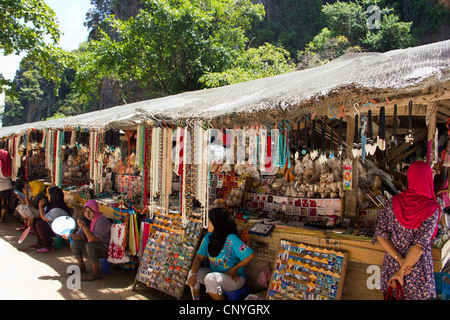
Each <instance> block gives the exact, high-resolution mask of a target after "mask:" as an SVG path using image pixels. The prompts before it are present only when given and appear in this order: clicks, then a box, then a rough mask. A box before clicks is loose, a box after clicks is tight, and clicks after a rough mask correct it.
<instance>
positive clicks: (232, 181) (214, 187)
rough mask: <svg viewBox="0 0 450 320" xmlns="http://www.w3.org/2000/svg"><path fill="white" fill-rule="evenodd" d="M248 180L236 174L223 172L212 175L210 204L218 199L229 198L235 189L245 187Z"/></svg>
mask: <svg viewBox="0 0 450 320" xmlns="http://www.w3.org/2000/svg"><path fill="white" fill-rule="evenodd" d="M245 182H246V178H245V177H243V176H239V175H237V174H236V172H229V173H226V172H222V173H211V174H210V187H209V202H210V203H213V202H214V200H216V199H218V198H223V199H225V198H227V196H228V195H229V194H230V193H231V191H232V190H233V189H238V188H241V187H242V186H245Z"/></svg>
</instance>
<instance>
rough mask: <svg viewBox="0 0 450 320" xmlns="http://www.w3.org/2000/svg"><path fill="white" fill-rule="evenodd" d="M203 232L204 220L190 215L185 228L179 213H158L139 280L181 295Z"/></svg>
mask: <svg viewBox="0 0 450 320" xmlns="http://www.w3.org/2000/svg"><path fill="white" fill-rule="evenodd" d="M201 232H202V221H201V220H200V219H192V218H189V219H188V221H187V225H186V227H185V228H183V224H182V217H181V214H179V213H172V214H170V215H159V214H155V216H154V218H153V220H152V223H151V225H150V230H149V235H148V240H147V244H146V246H145V249H144V251H143V254H142V257H141V261H140V265H139V269H138V272H137V275H136V279H135V284H134V286H133V289H134V287H135V285H136V281H139V282H142V283H145V284H147V286H149V287H151V288H154V289H157V290H159V291H162V292H164V293H166V294H168V295H171V296H174V297H176V298H178V299H180V298H181V296H182V294H183V292H184V286H185V283H186V280H187V275H188V272H189V269H190V268H191V264H192V261H193V259H194V257H195V254H196V250H197V247H198V244H199V239H200V236H201Z"/></svg>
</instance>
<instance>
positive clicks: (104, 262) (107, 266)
mask: <svg viewBox="0 0 450 320" xmlns="http://www.w3.org/2000/svg"><path fill="white" fill-rule="evenodd" d="M99 261H100V265H101V268H102V273H103V274H109V273H110V272H111V263H109V261H108V259H107V258H105V259H99Z"/></svg>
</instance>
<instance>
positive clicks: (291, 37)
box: [248, 0, 324, 55]
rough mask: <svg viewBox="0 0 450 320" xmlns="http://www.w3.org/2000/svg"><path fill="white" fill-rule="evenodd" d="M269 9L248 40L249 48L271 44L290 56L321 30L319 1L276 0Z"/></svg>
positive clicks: (321, 18)
mask: <svg viewBox="0 0 450 320" xmlns="http://www.w3.org/2000/svg"><path fill="white" fill-rule="evenodd" d="M268 5H270V8H269V9H270V12H269V13H268V14H267V16H266V19H264V21H262V22H260V23H258V24H256V25H255V27H254V28H253V29H252V31H251V32H250V34H249V36H248V37H249V39H252V41H251V45H252V46H255V47H258V46H261V45H263V44H264V43H271V44H273V45H277V46H281V47H284V48H285V49H286V50H288V51H289V52H290V54H291V55H293V54H295V53H296V52H297V50H301V49H303V48H304V46H305V45H306V44H307V43H308V42H310V41H311V40H312V38H313V37H314V36H315V35H316V34H317V33H318V32H319V31H320V30H321V29H322V28H323V27H324V21H323V15H322V13H321V10H322V1H320V0H277V1H270V2H268Z"/></svg>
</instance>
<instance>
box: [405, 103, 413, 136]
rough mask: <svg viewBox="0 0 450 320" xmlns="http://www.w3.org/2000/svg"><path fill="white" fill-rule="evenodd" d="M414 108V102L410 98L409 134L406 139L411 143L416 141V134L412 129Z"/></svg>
mask: <svg viewBox="0 0 450 320" xmlns="http://www.w3.org/2000/svg"><path fill="white" fill-rule="evenodd" d="M412 108H413V102H412V101H411V100H410V101H409V103H408V135H407V136H406V137H405V141H406V142H409V143H411V144H412V143H413V142H414V136H413V131H412Z"/></svg>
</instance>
